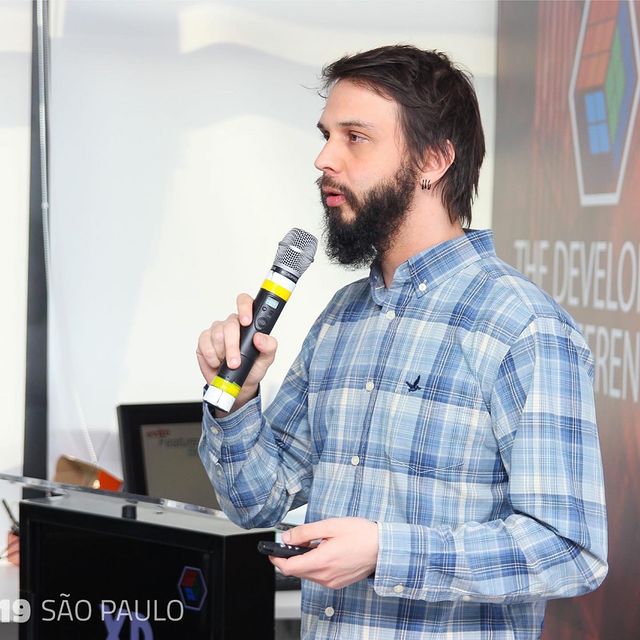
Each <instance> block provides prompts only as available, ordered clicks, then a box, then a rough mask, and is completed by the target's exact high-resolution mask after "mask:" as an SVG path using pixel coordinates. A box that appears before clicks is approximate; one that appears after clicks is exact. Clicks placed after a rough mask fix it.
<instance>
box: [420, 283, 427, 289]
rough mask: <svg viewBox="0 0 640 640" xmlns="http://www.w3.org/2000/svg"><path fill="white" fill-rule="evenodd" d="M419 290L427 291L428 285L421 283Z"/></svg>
mask: <svg viewBox="0 0 640 640" xmlns="http://www.w3.org/2000/svg"><path fill="white" fill-rule="evenodd" d="M418 289H420V291H426V290H427V285H426V283H424V282H421V283H420V284H419V285H418Z"/></svg>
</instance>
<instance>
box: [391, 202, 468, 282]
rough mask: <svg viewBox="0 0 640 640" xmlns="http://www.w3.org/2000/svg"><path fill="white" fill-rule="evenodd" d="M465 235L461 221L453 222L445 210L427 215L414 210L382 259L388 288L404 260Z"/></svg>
mask: <svg viewBox="0 0 640 640" xmlns="http://www.w3.org/2000/svg"><path fill="white" fill-rule="evenodd" d="M462 235H464V231H463V229H462V227H461V225H460V223H459V222H458V221H456V222H454V223H452V222H451V221H450V219H449V216H448V215H447V214H446V213H444V212H434V213H432V214H428V213H426V212H424V211H422V212H420V211H416V210H413V211H411V212H410V213H409V214H408V216H407V219H406V220H405V221H404V222H403V224H402V227H401V229H400V230H399V232H398V234H397V235H396V237H395V238H394V240H393V244H392V246H391V247H390V248H389V250H388V251H387V252H386V253H385V254H384V256H382V260H381V261H380V267H381V269H382V276H383V278H384V284H385V287H387V288H389V287H390V286H391V283H392V282H393V276H394V274H395V272H396V269H397V268H398V267H399V266H400V265H401V264H402V263H403V262H406V261H407V260H408V259H409V258H411V257H412V256H415V255H417V254H418V253H421V252H422V251H425V250H426V249H429V248H430V247H435V246H436V245H437V244H440V243H442V242H446V241H447V240H452V239H453V238H459V237H460V236H462Z"/></svg>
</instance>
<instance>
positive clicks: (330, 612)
mask: <svg viewBox="0 0 640 640" xmlns="http://www.w3.org/2000/svg"><path fill="white" fill-rule="evenodd" d="M334 613H335V610H334V608H333V607H327V608H326V609H325V610H324V615H325V616H327V618H330V617H331V616H332V615H333V614H334Z"/></svg>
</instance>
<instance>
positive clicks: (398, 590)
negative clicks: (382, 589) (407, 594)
mask: <svg viewBox="0 0 640 640" xmlns="http://www.w3.org/2000/svg"><path fill="white" fill-rule="evenodd" d="M393 590H394V591H395V592H396V593H402V592H403V591H404V586H403V585H401V584H397V585H396V586H395V587H393Z"/></svg>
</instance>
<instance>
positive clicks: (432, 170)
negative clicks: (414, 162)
mask: <svg viewBox="0 0 640 640" xmlns="http://www.w3.org/2000/svg"><path fill="white" fill-rule="evenodd" d="M455 159H456V152H455V149H454V148H453V145H452V144H451V141H450V140H447V142H446V144H445V151H444V152H442V151H441V150H440V149H427V152H426V153H425V155H424V159H423V162H422V167H421V170H420V173H421V175H422V176H423V177H424V178H425V179H426V180H429V181H430V182H431V184H434V185H435V184H436V183H437V182H438V180H440V178H442V176H443V175H444V174H445V173H446V172H447V170H448V169H449V167H450V166H451V165H452V164H453V161H454V160H455Z"/></svg>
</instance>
